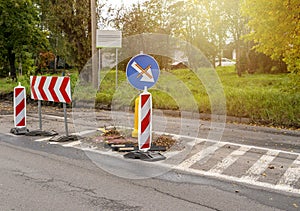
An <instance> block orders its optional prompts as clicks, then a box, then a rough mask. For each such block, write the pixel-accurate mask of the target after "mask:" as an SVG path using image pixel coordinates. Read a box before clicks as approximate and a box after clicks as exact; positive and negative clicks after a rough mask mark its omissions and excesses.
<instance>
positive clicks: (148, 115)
mask: <svg viewBox="0 0 300 211" xmlns="http://www.w3.org/2000/svg"><path fill="white" fill-rule="evenodd" d="M159 71H160V70H159V66H158V63H157V61H156V60H155V59H154V58H153V57H151V56H149V55H146V54H143V53H141V54H139V55H137V56H135V57H133V58H132V59H131V60H130V61H129V62H128V64H127V67H126V76H127V79H128V81H129V83H130V84H131V85H132V86H133V87H134V88H136V89H139V90H144V91H143V92H142V93H141V94H140V96H139V103H138V105H139V106H138V146H139V150H138V151H133V152H129V153H127V154H125V155H124V157H125V158H132V159H137V158H139V159H141V160H144V161H158V160H164V159H166V157H165V156H163V155H162V154H160V153H159V152H150V151H148V150H149V149H150V148H151V142H152V96H151V93H149V92H148V88H150V87H152V86H154V85H155V84H156V82H157V80H158V76H159ZM135 110H136V109H135ZM135 116H136V114H135Z"/></svg>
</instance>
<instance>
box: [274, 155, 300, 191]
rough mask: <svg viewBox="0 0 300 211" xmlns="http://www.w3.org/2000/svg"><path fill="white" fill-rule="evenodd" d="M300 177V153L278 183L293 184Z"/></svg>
mask: <svg viewBox="0 0 300 211" xmlns="http://www.w3.org/2000/svg"><path fill="white" fill-rule="evenodd" d="M299 179H300V155H299V156H298V157H297V158H296V160H294V162H293V163H292V165H291V166H290V167H289V168H288V169H287V170H286V172H285V173H284V175H283V176H282V177H281V178H280V180H279V182H278V183H277V185H279V186H280V185H287V186H293V185H294V184H295V183H296V182H297V181H298V180H299Z"/></svg>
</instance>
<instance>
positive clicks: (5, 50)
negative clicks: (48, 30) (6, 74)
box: [0, 0, 48, 80]
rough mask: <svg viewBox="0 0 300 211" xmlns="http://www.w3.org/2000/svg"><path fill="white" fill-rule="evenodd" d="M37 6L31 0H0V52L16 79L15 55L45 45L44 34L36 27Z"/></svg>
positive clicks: (44, 46) (33, 50)
mask: <svg viewBox="0 0 300 211" xmlns="http://www.w3.org/2000/svg"><path fill="white" fill-rule="evenodd" d="M38 12H39V11H38V7H37V5H36V4H34V3H33V2H32V1H31V0H10V1H7V0H0V52H1V56H2V57H4V58H5V61H8V62H9V66H10V72H11V76H12V78H13V79H15V80H16V79H17V74H16V67H15V66H16V64H15V63H16V59H17V58H16V55H19V56H21V55H22V54H25V56H26V55H27V54H26V52H31V53H37V52H38V51H39V50H40V49H42V48H46V47H47V44H48V43H47V40H46V37H45V34H44V33H43V32H42V30H41V29H40V28H39V27H38V24H39V17H38Z"/></svg>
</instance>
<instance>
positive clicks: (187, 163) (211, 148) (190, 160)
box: [178, 142, 225, 169]
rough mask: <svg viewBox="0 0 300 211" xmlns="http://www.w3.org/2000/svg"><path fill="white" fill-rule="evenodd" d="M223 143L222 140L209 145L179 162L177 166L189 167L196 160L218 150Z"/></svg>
mask: <svg viewBox="0 0 300 211" xmlns="http://www.w3.org/2000/svg"><path fill="white" fill-rule="evenodd" d="M224 145H225V144H224V143H223V142H218V143H216V144H214V145H212V146H209V147H207V148H205V149H203V150H201V151H200V152H198V153H196V154H195V155H193V156H192V157H190V158H188V159H186V160H185V161H183V162H182V163H181V164H179V166H178V167H179V168H183V169H186V168H189V167H191V166H192V165H193V164H195V163H196V162H198V161H200V160H202V159H203V158H205V157H207V156H209V155H211V154H212V153H214V152H215V151H216V150H218V149H219V148H221V147H223V146H224Z"/></svg>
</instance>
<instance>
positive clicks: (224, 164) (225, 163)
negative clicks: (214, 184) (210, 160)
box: [209, 146, 251, 174]
mask: <svg viewBox="0 0 300 211" xmlns="http://www.w3.org/2000/svg"><path fill="white" fill-rule="evenodd" d="M250 149H251V147H246V146H241V147H240V148H239V149H237V150H235V151H233V152H232V153H231V154H229V155H228V156H227V157H225V158H224V159H223V160H222V161H220V162H219V163H218V164H217V165H215V166H214V167H213V168H211V169H210V170H209V171H210V172H211V173H216V174H221V173H223V171H224V170H225V169H227V168H228V167H229V166H231V165H232V164H233V163H234V162H235V161H237V160H238V159H239V157H240V156H243V155H244V154H245V153H246V152H248V151H249V150H250Z"/></svg>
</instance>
